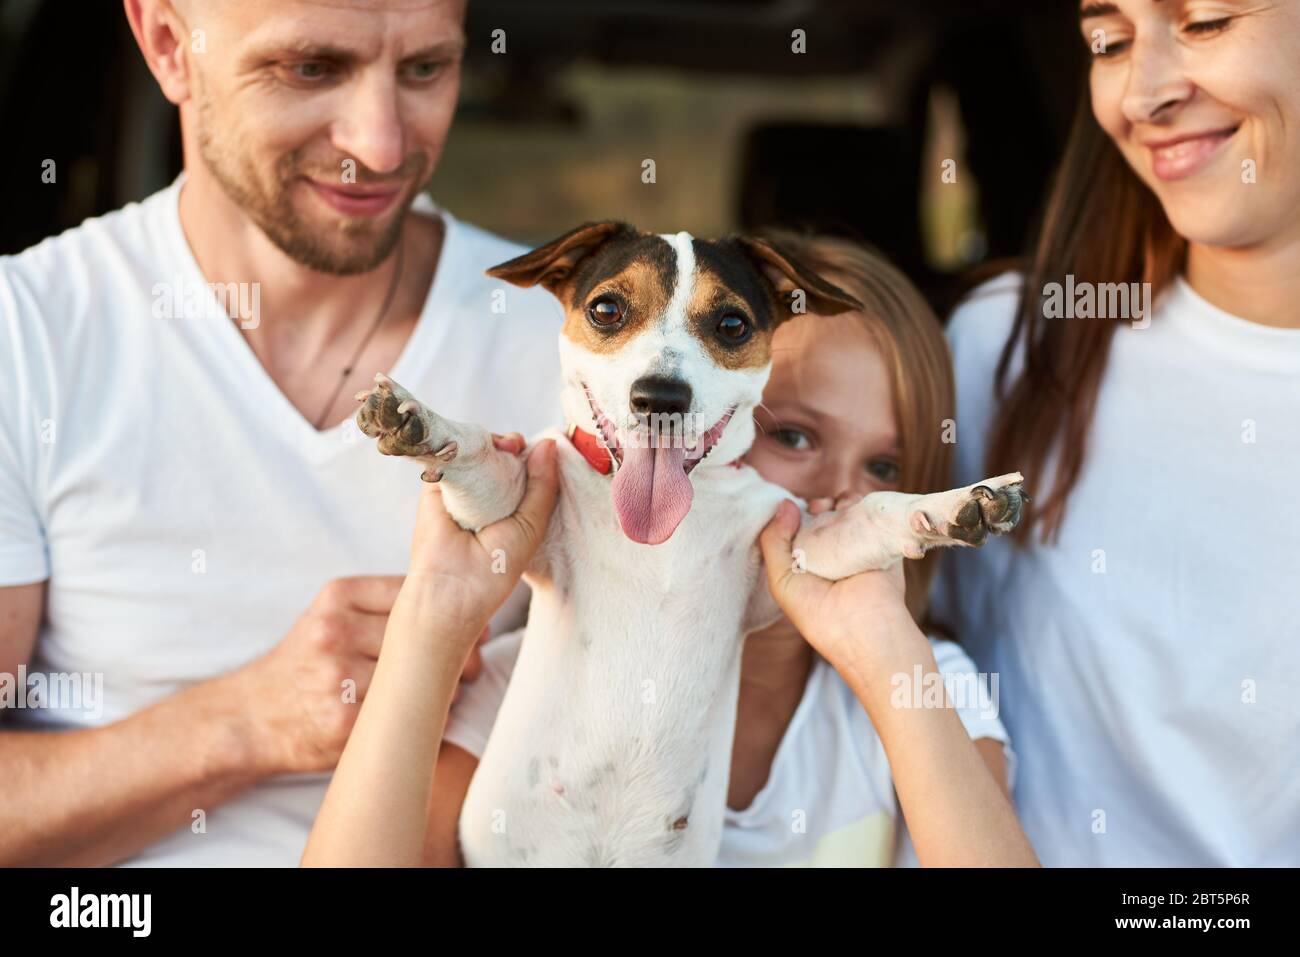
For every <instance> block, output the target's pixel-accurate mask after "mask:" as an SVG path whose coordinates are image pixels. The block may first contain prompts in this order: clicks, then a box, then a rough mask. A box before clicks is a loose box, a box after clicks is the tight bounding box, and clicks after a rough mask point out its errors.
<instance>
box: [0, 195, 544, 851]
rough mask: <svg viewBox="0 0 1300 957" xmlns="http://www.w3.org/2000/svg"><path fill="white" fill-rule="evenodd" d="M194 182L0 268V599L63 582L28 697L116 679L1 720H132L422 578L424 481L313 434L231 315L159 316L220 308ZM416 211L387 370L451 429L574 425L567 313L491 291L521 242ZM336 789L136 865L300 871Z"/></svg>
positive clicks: (192, 832)
mask: <svg viewBox="0 0 1300 957" xmlns="http://www.w3.org/2000/svg"><path fill="white" fill-rule="evenodd" d="M182 185H183V179H181V180H178V181H177V182H176V183H174V184H173V185H172V186H170V187H169V188H167V189H164V190H162V191H161V192H159V193H156V194H155V195H153V196H151V197H150V198H148V199H147V200H145V201H144V202H142V203H139V204H132V205H130V206H127V207H125V208H124V209H121V210H119V211H117V212H114V213H111V214H109V215H107V216H103V217H100V218H97V219H92V220H89V221H87V222H85V223H83V224H82V225H81V226H79V227H77V228H76V229H73V230H70V231H68V232H66V233H64V234H63V235H61V236H58V237H57V238H53V239H49V240H46V241H45V242H43V243H41V244H40V245H38V246H35V247H33V248H31V249H29V250H27V251H25V252H23V253H22V254H20V255H18V256H13V257H5V258H0V585H15V584H21V583H26V582H35V581H41V580H43V579H49V585H48V614H47V618H46V621H45V623H44V624H43V626H42V628H41V631H40V635H39V638H38V640H37V643H36V649H35V657H34V660H33V661H32V662H31V663H30V665H29V666H28V669H27V670H28V672H29V676H28V680H29V682H30V681H31V677H30V676H31V674H33V673H37V674H50V673H56V674H58V673H64V674H67V673H87V674H90V675H92V676H93V675H102V700H100V701H98V702H97V703H94V704H93V705H92V704H91V702H89V701H88V700H82V701H81V702H80V705H81V707H44V708H28V709H16V710H11V711H10V712H9V714H8V717H9V718H12V719H14V720H13V721H6V725H5V726H6V727H8V728H12V727H13V726H14V725H15V724H17V725H19V726H26V727H32V728H43V729H54V728H78V727H90V726H94V725H102V724H108V723H110V722H113V721H116V720H118V719H121V718H124V717H126V716H127V715H130V714H131V713H133V712H136V711H138V710H140V709H141V708H144V707H145V706H147V705H150V704H152V703H154V702H156V701H159V700H161V699H163V698H166V697H167V696H169V695H172V694H175V693H176V692H178V691H181V690H182V689H184V688H186V687H188V686H190V685H193V684H195V683H196V682H201V681H203V680H205V679H208V678H212V677H214V676H216V675H220V674H222V673H225V672H228V671H231V670H233V669H235V668H238V667H239V666H241V665H244V664H246V663H247V662H249V661H251V660H253V659H255V658H257V657H258V656H260V655H262V654H264V653H265V652H267V651H268V650H270V649H271V648H272V647H274V646H275V645H276V644H277V643H278V642H279V641H280V639H281V638H282V637H283V636H284V635H285V633H286V632H287V631H288V630H289V628H290V627H291V626H292V625H293V623H294V621H295V619H297V618H298V616H299V615H300V614H301V613H302V612H303V611H304V610H305V609H306V608H307V606H308V605H309V604H310V603H311V601H312V599H313V598H314V597H315V595H316V593H317V592H318V591H319V590H320V588H321V587H322V586H323V585H324V584H325V583H326V582H327V581H328V580H330V579H332V578H337V577H340V576H345V575H362V574H400V573H402V572H404V571H405V569H406V565H407V559H408V555H409V551H410V541H411V532H412V528H413V524H414V519H415V511H416V503H417V498H418V495H419V491H420V487H421V483H420V481H419V469H418V467H416V466H414V465H413V464H412V463H411V462H409V461H403V460H401V459H398V458H388V457H385V456H382V455H380V454H379V453H378V452H377V451H376V450H375V446H374V442H373V441H370V440H368V439H366V438H365V436H363V435H362V434H361V433H360V432H359V431H358V430H357V428H356V427H355V425H354V424H353V423H352V422H351V420H348V421H346V422H344V423H341V424H337V425H336V426H335V427H333V428H330V429H327V430H325V431H323V432H317V431H316V430H315V429H314V428H313V427H312V425H311V424H310V423H309V422H308V421H307V420H306V419H304V418H303V416H302V415H301V414H300V413H299V412H298V411H297V410H296V409H295V408H294V407H293V406H292V405H291V404H290V403H289V401H288V400H287V399H286V398H285V397H284V395H283V394H282V393H281V392H280V391H279V389H278V388H277V387H276V386H275V384H274V382H273V381H272V379H271V378H270V377H269V376H268V375H267V373H266V371H265V370H264V369H263V367H262V366H261V364H260V363H259V362H258V360H257V359H256V357H255V356H254V355H253V353H252V352H251V350H250V349H249V347H248V345H247V343H246V341H245V340H244V338H243V337H242V335H241V333H240V330H239V329H238V327H237V326H236V324H235V323H234V322H233V321H232V320H230V319H229V318H227V317H225V316H224V315H215V316H214V313H216V312H218V311H219V310H216V309H213V310H208V309H206V308H194V309H191V308H188V307H186V308H182V309H181V310H180V314H179V315H174V317H172V318H165V316H166V315H167V314H168V312H169V311H172V312H173V313H174V312H175V311H176V310H175V309H174V308H173V307H174V306H175V305H176V303H178V302H180V303H184V302H185V299H186V297H187V296H190V295H191V294H194V297H193V298H191V299H190V301H191V302H192V303H194V304H196V305H198V306H205V305H209V304H210V297H211V292H210V291H209V290H207V288H206V280H205V279H204V277H203V275H202V274H201V272H200V270H199V268H198V265H197V264H196V262H195V260H194V257H193V255H192V253H191V251H190V247H189V245H188V243H187V242H186V240H185V237H184V234H183V232H182V229H181V224H180V218H179V215H178V208H177V201H178V198H179V196H180V191H181V188H182ZM415 208H416V210H417V211H418V212H419V213H420V214H422V215H438V216H440V217H441V219H442V220H443V222H444V223H445V228H446V232H445V239H444V243H443V247H442V252H441V257H440V259H439V262H438V266H437V272H436V274H435V277H434V281H433V286H432V288H431V290H430V292H429V296H428V300H427V302H426V304H425V307H424V310H423V312H422V313H421V315H420V317H419V321H418V323H417V324H416V326H415V329H414V331H413V333H412V335H411V338H410V340H409V342H408V343H407V345H406V347H405V349H404V351H403V352H402V354H401V356H400V358H399V359H398V360H397V362H396V364H395V365H394V366H393V368H391V369H388V370H382V371H386V372H388V373H390V374H391V375H392V376H393V378H395V379H396V380H397V381H399V382H401V383H402V384H403V385H405V386H406V387H408V388H409V389H411V391H412V392H414V393H415V394H416V395H417V396H419V397H420V399H421V400H423V401H425V402H427V403H428V404H429V405H430V406H431V407H432V408H434V409H437V410H438V412H440V413H441V414H443V415H446V416H448V417H450V418H452V419H456V420H460V421H467V422H475V423H478V424H481V425H483V426H486V427H488V428H490V429H493V430H495V431H512V430H513V431H520V432H522V433H524V434H525V435H533V434H535V433H537V432H538V431H540V430H542V429H543V428H546V427H548V426H554V425H556V424H558V423H559V422H560V421H561V420H562V414H561V409H560V403H559V394H560V373H559V359H558V351H557V336H558V334H559V328H560V324H561V322H562V310H561V309H560V306H559V304H558V303H557V302H556V301H555V300H554V299H552V298H551V297H550V295H549V294H547V293H546V292H544V291H542V290H540V289H531V290H521V289H516V288H514V287H506V286H505V285H504V284H501V283H498V282H495V281H493V280H490V279H488V278H487V277H485V276H484V274H483V271H484V269H486V268H488V267H489V266H492V265H495V264H497V263H500V262H502V261H504V260H507V259H510V258H512V257H513V256H516V255H518V254H519V253H521V252H522V251H523V250H522V249H521V247H518V246H516V245H514V244H512V243H508V242H506V241H504V240H501V239H498V238H496V237H493V236H491V235H489V234H488V233H485V232H483V231H482V230H479V229H477V228H475V227H473V226H470V225H468V224H465V223H461V222H458V221H457V220H456V219H455V218H454V217H452V216H451V215H449V214H448V213H446V212H445V211H439V210H435V207H434V205H433V203H432V201H430V200H428V198H427V197H422V198H421V199H420V200H419V201H418V202H417V204H416V207H415ZM178 286H179V287H180V288H179V292H180V295H176V293H177V288H174V287H178ZM195 290H197V291H198V292H197V293H195ZM205 297H207V298H206V299H205ZM264 321H272V320H271V319H269V318H266V319H264ZM375 371H381V370H375ZM93 687H94V679H93V678H92V679H88V683H87V684H86V685H85V688H86V689H87V690H88V691H90V692H92V693H93ZM54 697H55V696H53V695H48V696H47V701H46V703H47V704H53V703H54ZM65 699H67V701H68V703H75V702H71V699H70V698H67V696H65ZM0 773H2V772H0ZM102 773H105V774H112V770H111V769H105V770H104V771H103V772H102ZM327 781H328V777H327V776H324V775H303V776H289V777H283V778H277V779H274V780H272V781H268V782H266V783H264V784H262V785H259V786H257V787H254V788H253V789H252V790H251V791H248V792H246V793H245V794H244V795H243V796H241V797H238V798H236V799H235V800H233V801H231V802H230V803H228V804H224V805H221V806H219V807H213V808H205V809H196V810H203V811H204V815H203V816H202V817H200V816H197V815H196V822H198V821H200V820H201V821H202V825H203V826H202V828H199V827H198V824H197V823H196V824H195V825H194V826H192V827H186V828H183V829H182V830H180V831H179V832H177V833H176V834H174V835H173V836H171V837H169V838H167V839H165V840H163V841H161V842H159V843H158V844H156V845H154V846H153V847H150V848H149V849H147V850H146V851H144V852H143V853H142V854H140V855H139V856H138V857H136V858H135V859H134V860H133V861H132V863H136V864H149V865H165V864H193V865H293V864H296V863H297V861H298V858H299V856H300V855H301V852H302V849H303V846H304V844H305V842H306V837H307V834H308V831H309V830H310V828H311V824H312V821H313V820H314V818H315V815H316V811H317V809H318V807H319V805H320V802H321V799H322V797H323V796H324V790H325V785H326V783H327ZM196 831H201V832H200V833H196Z"/></svg>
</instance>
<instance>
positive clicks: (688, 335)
mask: <svg viewBox="0 0 1300 957" xmlns="http://www.w3.org/2000/svg"><path fill="white" fill-rule="evenodd" d="M488 275H489V276H494V277H496V278H499V279H504V280H506V281H507V282H511V283H514V284H515V285H518V286H533V285H537V284H539V283H540V284H541V285H543V286H545V287H546V288H547V289H549V290H550V291H551V292H552V293H553V294H554V295H555V297H556V298H557V299H559V301H560V303H561V304H562V305H563V306H564V309H565V321H564V326H563V329H562V331H561V335H560V361H561V365H562V368H563V372H564V378H565V392H564V408H565V414H566V415H567V416H568V418H569V421H570V422H572V423H574V424H575V425H577V426H578V427H579V428H581V429H585V430H588V431H591V432H593V433H595V434H596V435H597V436H598V437H599V438H600V439H601V441H602V442H603V443H604V445H605V446H606V448H608V449H609V450H610V451H611V452H612V454H613V456H614V459H615V461H616V462H617V465H616V471H615V473H614V478H613V483H612V494H613V497H614V506H615V509H616V511H617V513H618V519H619V524H620V525H621V526H622V528H623V531H624V533H625V534H627V536H628V537H629V538H631V539H633V540H634V541H638V542H644V543H647V544H651V545H657V544H659V543H660V542H663V541H666V540H667V539H668V538H669V536H671V535H672V533H673V531H674V530H675V529H676V528H677V526H678V525H679V524H680V523H681V521H682V519H683V518H685V516H686V513H687V512H688V511H689V510H690V505H691V498H692V494H693V491H692V486H691V479H690V475H691V472H692V470H694V469H695V468H696V467H697V466H699V465H700V463H701V462H703V461H704V459H705V457H706V456H708V457H709V461H710V463H711V464H713V465H719V464H725V463H729V462H731V461H733V460H734V459H736V458H738V457H739V456H741V455H743V454H744V453H745V451H746V450H747V449H748V448H749V446H750V444H751V443H752V442H753V440H754V420H753V410H754V406H755V405H756V404H757V403H758V402H759V401H760V400H761V398H762V396H763V386H764V385H765V384H766V382H767V376H768V372H769V371H770V370H771V365H772V333H773V332H774V331H775V329H776V327H777V326H778V325H780V324H781V323H782V322H783V321H785V320H786V319H788V318H790V317H791V316H792V315H795V314H797V313H799V312H805V311H806V312H810V313H815V314H818V315H833V314H835V313H839V312H844V311H846V310H849V309H858V308H861V303H859V302H858V301H857V300H856V299H854V298H853V297H852V296H850V295H849V294H848V293H846V292H844V291H843V290H841V289H838V288H837V287H835V286H833V285H831V284H830V283H829V282H826V281H825V280H823V279H821V278H819V277H818V276H816V275H814V274H813V273H811V272H810V271H809V270H807V269H805V268H804V267H803V266H801V265H800V264H799V263H797V262H795V261H794V260H793V259H792V258H791V257H790V256H788V255H786V254H785V253H783V252H782V251H781V250H780V249H778V248H777V247H776V246H774V245H772V244H771V243H769V242H766V241H764V240H761V239H756V238H752V237H747V236H733V237H728V238H726V239H720V240H716V241H704V240H699V239H693V238H692V237H691V236H689V235H688V234H686V233H678V234H676V235H675V236H666V235H665V236H657V235H652V234H648V233H641V232H639V231H637V230H636V229H634V228H633V227H631V226H629V225H627V224H626V223H615V222H603V223H589V224H587V225H585V226H580V227H578V228H577V229H575V230H573V231H572V232H569V233H566V234H565V235H563V236H561V237H560V238H558V239H556V240H554V241H552V242H549V243H547V244H546V245H545V246H542V247H541V248H539V249H535V250H533V251H532V252H530V253H527V254H526V255H523V256H520V257H518V258H516V259H512V260H510V261H509V262H507V263H502V264H501V265H500V266H496V267H494V268H492V269H489V270H488Z"/></svg>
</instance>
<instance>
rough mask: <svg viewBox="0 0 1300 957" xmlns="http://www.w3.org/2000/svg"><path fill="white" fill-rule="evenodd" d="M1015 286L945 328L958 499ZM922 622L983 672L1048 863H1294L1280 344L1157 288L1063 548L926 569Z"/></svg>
mask: <svg viewBox="0 0 1300 957" xmlns="http://www.w3.org/2000/svg"><path fill="white" fill-rule="evenodd" d="M1019 288H1020V283H1019V280H1018V279H1017V278H1016V277H1014V276H1004V277H1002V278H1001V279H998V280H995V281H994V282H992V283H990V284H988V285H986V286H985V287H983V288H982V289H980V290H979V291H978V292H977V293H976V294H975V295H974V296H973V297H972V298H971V299H970V300H969V301H968V302H967V303H966V304H965V305H963V306H962V307H961V308H960V309H958V311H957V312H956V314H955V315H954V316H953V318H952V321H951V324H950V326H949V338H950V340H951V344H952V349H953V357H954V362H955V365H956V375H957V408H958V417H957V444H956V462H957V474H956V476H955V478H956V481H957V484H962V483H968V482H974V481H978V480H979V479H980V478H981V477H983V476H984V474H985V468H984V465H983V459H984V453H985V449H986V448H987V440H988V435H989V429H990V425H991V423H992V420H993V415H994V412H995V410H996V402H995V399H994V394H993V381H994V370H995V367H996V365H997V362H998V357H999V354H1000V352H1001V349H1002V346H1003V344H1004V343H1005V342H1006V339H1007V335H1008V333H1009V332H1010V329H1011V325H1012V318H1013V312H1014V310H1015V308H1016V301H1017V295H1018V292H1019ZM1296 309H1297V313H1298V314H1300V303H1298V304H1297V305H1296ZM1062 321H1064V320H1062ZM1074 321H1089V322H1105V321H1111V320H1103V319H1090V320H1074ZM1015 368H1018V364H1017V366H1016V367H1015ZM1048 488H1049V482H1048V477H1047V476H1044V475H1027V476H1026V489H1027V490H1028V491H1029V492H1030V494H1031V495H1034V496H1035V497H1036V498H1038V500H1040V501H1041V497H1042V496H1044V495H1045V494H1046V492H1047V489H1048ZM1030 508H1033V505H1031V506H1030ZM932 610H933V613H934V614H935V616H936V618H937V619H938V620H940V621H943V622H945V623H946V624H948V625H950V626H952V627H953V629H954V632H955V634H956V635H957V636H958V637H959V638H960V640H961V642H962V645H963V646H964V647H965V648H967V649H968V650H969V651H970V652H971V655H972V657H974V659H975V660H976V661H977V662H978V663H979V664H980V666H981V667H982V668H983V669H984V670H986V671H989V672H992V673H997V674H999V675H1000V676H1001V686H1002V691H1003V695H1002V697H1003V700H1004V701H1005V707H1004V708H1003V712H1002V713H1003V718H1004V720H1005V721H1006V724H1007V728H1008V730H1009V731H1010V732H1011V735H1012V737H1013V739H1014V740H1015V742H1016V750H1017V752H1018V753H1019V755H1020V759H1021V771H1020V774H1019V777H1018V783H1017V788H1016V798H1017V806H1018V809H1019V811H1020V815H1021V820H1022V822H1023V824H1024V827H1025V830H1026V832H1027V833H1028V835H1029V838H1030V840H1031V841H1032V842H1033V844H1034V847H1035V849H1036V850H1037V851H1038V854H1039V856H1040V858H1041V859H1042V861H1043V862H1044V863H1045V864H1049V865H1102V866H1116V865H1120V866H1160V865H1164V866H1214V865H1290V866H1296V865H1298V864H1300V697H1297V695H1296V686H1297V683H1300V329H1278V328H1270V327H1266V326H1262V325H1259V324H1256V323H1251V322H1247V321H1245V320H1243V319H1240V318H1237V317H1235V316H1232V315H1229V314H1227V313H1225V312H1223V311H1222V310H1221V309H1217V308H1215V307H1214V306H1212V305H1211V304H1210V303H1208V302H1206V301H1205V300H1204V299H1202V298H1201V297H1200V296H1198V295H1197V294H1196V293H1195V292H1194V291H1193V290H1192V288H1191V287H1190V286H1189V285H1188V284H1187V283H1186V282H1185V281H1183V280H1181V279H1180V280H1178V281H1177V282H1176V283H1174V285H1173V286H1172V287H1171V288H1170V289H1169V290H1168V291H1167V292H1166V294H1165V295H1163V296H1162V297H1161V298H1160V299H1159V301H1158V302H1157V303H1156V307H1155V309H1154V310H1153V312H1152V315H1151V317H1150V323H1149V325H1148V326H1147V327H1146V328H1136V327H1134V326H1133V325H1131V324H1122V325H1121V326H1120V327H1119V329H1118V330H1116V332H1115V338H1114V340H1113V342H1112V345H1111V350H1110V356H1109V361H1108V364H1107V367H1106V371H1105V377H1104V378H1103V380H1102V385H1101V392H1100V396H1099V399H1098V403H1097V408H1096V412H1095V413H1094V416H1093V422H1092V428H1091V430H1090V432H1089V435H1088V451H1087V457H1086V459H1085V462H1084V467H1083V472H1082V474H1081V475H1080V477H1079V480H1078V484H1077V485H1076V486H1075V488H1074V491H1073V492H1072V493H1071V496H1070V499H1069V502H1068V506H1067V510H1066V513H1065V523H1064V525H1063V527H1062V529H1061V535H1060V540H1059V541H1058V542H1056V543H1055V544H1052V545H1043V544H1042V543H1041V542H1038V541H1035V542H1033V543H1032V544H1030V545H1029V546H1028V547H1027V548H1016V547H1014V546H1013V544H1012V543H1011V542H1009V541H1007V540H1005V539H998V540H994V541H990V542H988V543H987V544H986V545H985V546H984V548H982V549H955V550H953V551H952V552H950V553H947V554H945V556H944V558H943V562H942V566H941V572H940V575H939V580H938V582H937V584H936V588H935V593H934V595H933V603H932Z"/></svg>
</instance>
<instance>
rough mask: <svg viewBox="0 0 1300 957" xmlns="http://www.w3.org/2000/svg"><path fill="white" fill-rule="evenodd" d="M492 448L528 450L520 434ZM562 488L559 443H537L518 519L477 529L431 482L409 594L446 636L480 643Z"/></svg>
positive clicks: (418, 529) (422, 509) (540, 534)
mask: <svg viewBox="0 0 1300 957" xmlns="http://www.w3.org/2000/svg"><path fill="white" fill-rule="evenodd" d="M493 443H494V444H495V445H496V447H497V448H498V449H501V450H502V451H506V452H511V453H512V454H515V455H519V454H522V452H523V449H524V440H523V438H522V437H521V436H519V435H518V434H511V435H507V436H494V437H493ZM558 490H559V477H558V473H557V468H556V451H555V441H554V440H553V439H546V440H545V441H543V442H540V443H538V445H537V447H536V448H534V449H533V450H532V452H531V453H530V454H529V456H528V460H527V485H526V488H525V491H524V497H523V500H522V501H521V502H520V503H519V507H518V508H517V509H516V510H515V512H514V514H512V515H509V516H507V517H506V518H503V519H501V520H500V521H499V522H494V523H493V524H491V525H488V526H487V527H485V528H482V529H480V530H479V531H478V532H468V531H466V530H465V529H463V528H461V527H460V526H459V525H457V524H456V522H455V521H454V520H453V519H452V517H451V516H450V515H449V514H448V513H447V509H446V508H445V507H444V505H443V502H442V494H441V492H440V487H439V486H438V485H437V484H436V483H431V484H426V485H424V486H423V489H422V493H421V498H420V509H419V514H418V516H417V518H416V524H415V534H414V536H413V539H412V543H411V564H410V568H409V569H408V571H407V576H406V583H405V584H404V586H403V589H402V590H403V593H408V594H410V595H412V596H414V597H417V598H422V599H423V600H425V601H428V602H429V603H430V607H429V609H428V611H429V612H430V613H431V614H432V615H434V616H435V617H436V619H437V620H438V622H439V625H440V630H441V631H442V632H443V633H444V634H445V635H447V636H456V637H457V638H458V639H460V640H473V639H474V638H476V637H477V636H478V635H480V633H481V632H482V631H483V629H484V628H485V627H487V624H488V620H489V619H490V618H491V617H492V615H493V613H494V612H495V611H496V610H497V609H498V608H499V607H500V606H501V604H502V602H504V601H505V600H506V598H507V597H508V596H509V595H510V592H511V591H512V590H513V589H514V587H515V585H516V584H517V583H518V581H519V577H520V575H521V574H522V573H523V571H524V569H525V568H526V567H527V566H528V563H529V561H530V560H531V559H532V557H533V554H534V553H535V552H536V551H537V547H538V546H539V545H540V544H541V542H542V538H543V537H544V536H545V534H546V528H547V525H548V523H549V521H550V515H551V511H552V510H553V509H554V507H555V500H556V496H557V494H558Z"/></svg>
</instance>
